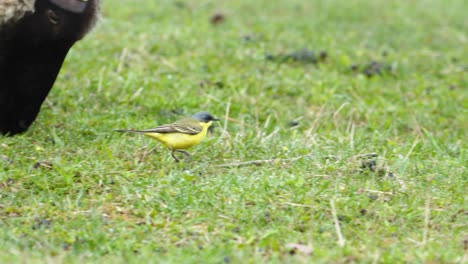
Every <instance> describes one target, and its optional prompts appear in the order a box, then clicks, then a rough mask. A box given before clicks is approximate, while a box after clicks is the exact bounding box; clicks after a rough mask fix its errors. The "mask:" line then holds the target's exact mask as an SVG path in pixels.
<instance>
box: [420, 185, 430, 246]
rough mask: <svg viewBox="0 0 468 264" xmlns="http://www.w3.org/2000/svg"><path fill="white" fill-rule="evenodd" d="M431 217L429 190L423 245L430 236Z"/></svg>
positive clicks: (425, 211)
mask: <svg viewBox="0 0 468 264" xmlns="http://www.w3.org/2000/svg"><path fill="white" fill-rule="evenodd" d="M430 219H431V195H430V194H429V192H428V193H427V199H426V208H425V210H424V231H423V241H422V244H423V245H425V244H426V243H427V239H428V236H429V221H430Z"/></svg>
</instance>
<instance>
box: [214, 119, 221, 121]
mask: <svg viewBox="0 0 468 264" xmlns="http://www.w3.org/2000/svg"><path fill="white" fill-rule="evenodd" d="M212 121H221V119H219V118H213V120H212Z"/></svg>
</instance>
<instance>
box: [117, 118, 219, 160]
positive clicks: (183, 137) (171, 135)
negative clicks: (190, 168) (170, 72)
mask: <svg viewBox="0 0 468 264" xmlns="http://www.w3.org/2000/svg"><path fill="white" fill-rule="evenodd" d="M213 121H219V119H217V118H215V117H213V116H212V115H211V114H210V113H207V112H199V113H196V114H195V115H193V116H192V117H188V118H184V119H181V120H178V121H176V122H174V123H172V124H167V125H162V126H158V127H155V128H152V129H146V130H132V129H130V130H126V129H119V130H116V131H117V132H133V133H140V134H143V135H146V136H148V137H152V138H154V139H156V140H157V141H159V142H161V143H162V144H164V145H165V146H166V147H167V148H169V149H170V150H171V156H172V157H173V158H174V159H175V161H176V162H179V159H178V158H177V157H176V156H175V155H174V153H175V152H180V153H183V154H184V155H186V156H190V154H189V153H188V152H187V151H184V150H182V149H188V148H190V147H193V146H195V145H197V144H198V143H200V142H201V141H202V139H203V138H205V136H206V133H207V130H208V128H209V127H210V126H211V125H212V124H213Z"/></svg>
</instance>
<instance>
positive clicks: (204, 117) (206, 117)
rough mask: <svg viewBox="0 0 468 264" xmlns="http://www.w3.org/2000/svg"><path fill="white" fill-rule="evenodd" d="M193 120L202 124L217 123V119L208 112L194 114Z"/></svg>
mask: <svg viewBox="0 0 468 264" xmlns="http://www.w3.org/2000/svg"><path fill="white" fill-rule="evenodd" d="M192 118H193V119H196V120H198V121H200V122H203V123H210V122H212V121H219V119H218V118H216V117H214V116H212V115H211V114H210V113H208V112H198V113H196V114H194V115H193V116H192Z"/></svg>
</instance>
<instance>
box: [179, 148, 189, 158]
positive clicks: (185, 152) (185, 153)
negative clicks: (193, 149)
mask: <svg viewBox="0 0 468 264" xmlns="http://www.w3.org/2000/svg"><path fill="white" fill-rule="evenodd" d="M176 151H177V152H180V153H182V154H184V155H185V157H187V158H189V159H191V158H192V155H190V153H188V152H187V151H185V150H180V149H178V150H176Z"/></svg>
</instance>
